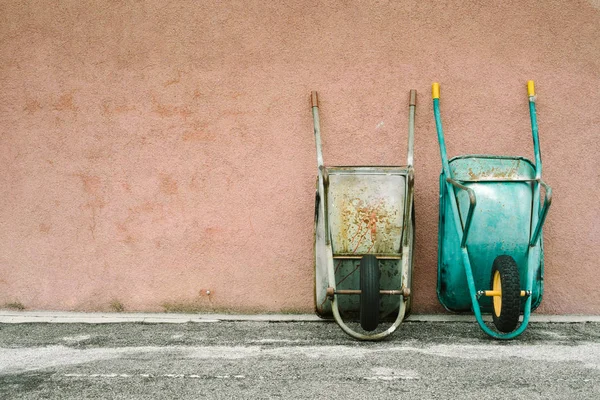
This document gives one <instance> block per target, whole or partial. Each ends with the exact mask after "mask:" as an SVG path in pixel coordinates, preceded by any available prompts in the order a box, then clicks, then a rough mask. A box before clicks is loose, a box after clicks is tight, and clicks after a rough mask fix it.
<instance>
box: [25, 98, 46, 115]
mask: <svg viewBox="0 0 600 400" xmlns="http://www.w3.org/2000/svg"><path fill="white" fill-rule="evenodd" d="M41 109H42V105H41V104H40V102H39V101H37V100H34V99H27V101H26V102H25V106H24V107H23V111H27V114H30V115H31V114H35V112H36V111H39V110H41Z"/></svg>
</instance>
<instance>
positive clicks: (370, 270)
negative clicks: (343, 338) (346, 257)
mask: <svg viewBox="0 0 600 400" xmlns="http://www.w3.org/2000/svg"><path fill="white" fill-rule="evenodd" d="M379 277H380V271H379V261H378V260H377V257H375V256H374V255H372V254H367V255H365V256H363V258H362V259H361V260H360V290H361V295H360V326H361V327H362V328H363V329H364V330H365V331H374V330H375V329H377V325H379Z"/></svg>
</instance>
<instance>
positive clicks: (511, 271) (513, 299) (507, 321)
mask: <svg viewBox="0 0 600 400" xmlns="http://www.w3.org/2000/svg"><path fill="white" fill-rule="evenodd" d="M490 286H491V287H492V290H493V291H500V292H501V296H494V297H493V307H492V317H493V319H494V325H495V326H496V329H498V330H499V331H500V332H512V331H514V330H515V328H516V327H517V324H518V323H519V314H520V309H521V283H520V280H519V269H518V268H517V263H516V262H515V260H514V259H513V258H512V257H511V256H506V255H504V256H498V257H496V259H495V260H494V264H493V266H492V279H491V283H490Z"/></svg>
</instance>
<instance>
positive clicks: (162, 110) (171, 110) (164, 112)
mask: <svg viewBox="0 0 600 400" xmlns="http://www.w3.org/2000/svg"><path fill="white" fill-rule="evenodd" d="M152 112H153V113H155V114H158V115H160V116H161V117H163V118H168V117H181V118H187V117H189V116H190V115H192V112H191V111H190V109H189V108H188V107H182V106H174V105H169V104H162V103H160V102H158V100H156V99H155V98H153V99H152Z"/></svg>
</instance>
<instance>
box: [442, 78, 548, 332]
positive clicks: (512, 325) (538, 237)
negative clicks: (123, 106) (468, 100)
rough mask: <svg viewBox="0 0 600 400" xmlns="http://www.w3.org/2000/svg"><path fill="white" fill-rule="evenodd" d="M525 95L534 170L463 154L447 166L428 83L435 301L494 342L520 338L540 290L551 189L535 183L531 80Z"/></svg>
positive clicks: (517, 162) (538, 172)
mask: <svg viewBox="0 0 600 400" xmlns="http://www.w3.org/2000/svg"><path fill="white" fill-rule="evenodd" d="M527 94H528V96H529V112H530V115H531V130H532V135H533V148H534V153H535V164H534V163H532V162H531V161H530V160H528V159H526V158H523V157H509V156H494V155H463V156H458V157H454V158H452V159H451V160H449V161H448V157H447V155H446V145H445V144H444V133H443V131H442V121H441V118H440V100H439V98H440V86H439V84H438V83H434V84H433V85H432V97H433V112H434V116H435V124H436V128H437V135H438V140H439V144H440V154H441V158H442V172H441V174H440V212H439V234H438V240H439V242H438V285H437V294H438V298H439V300H440V302H441V303H442V305H443V306H444V307H445V308H446V309H448V310H449V311H454V312H465V311H471V310H472V311H473V312H474V313H475V318H476V319H477V322H478V323H479V326H480V327H481V329H482V330H483V331H484V332H485V333H487V334H488V335H490V336H492V337H494V338H496V339H512V338H515V337H517V336H518V335H520V334H521V333H523V331H524V330H525V329H526V328H527V324H528V323H529V316H530V314H531V312H532V311H533V310H535V309H536V308H537V307H538V306H539V304H540V302H541V300H542V294H543V289H544V286H543V277H544V250H543V235H542V226H543V225H544V221H545V220H546V215H547V214H548V209H549V208H550V202H551V200H552V190H551V188H550V187H549V186H548V185H547V184H546V183H544V181H542V179H541V177H542V159H541V155H540V145H539V139H538V127H537V120H536V113H535V100H536V96H535V89H534V84H533V81H529V82H527ZM541 188H543V189H544V203H543V206H542V207H541V209H540V205H541V204H540V203H541V201H540V189H541ZM490 312H491V314H492V320H493V324H494V326H495V330H494V329H492V328H491V327H489V326H488V325H486V323H485V322H484V320H483V318H482V313H490ZM521 313H523V319H522V321H521V324H520V325H519V320H520V316H521Z"/></svg>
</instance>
